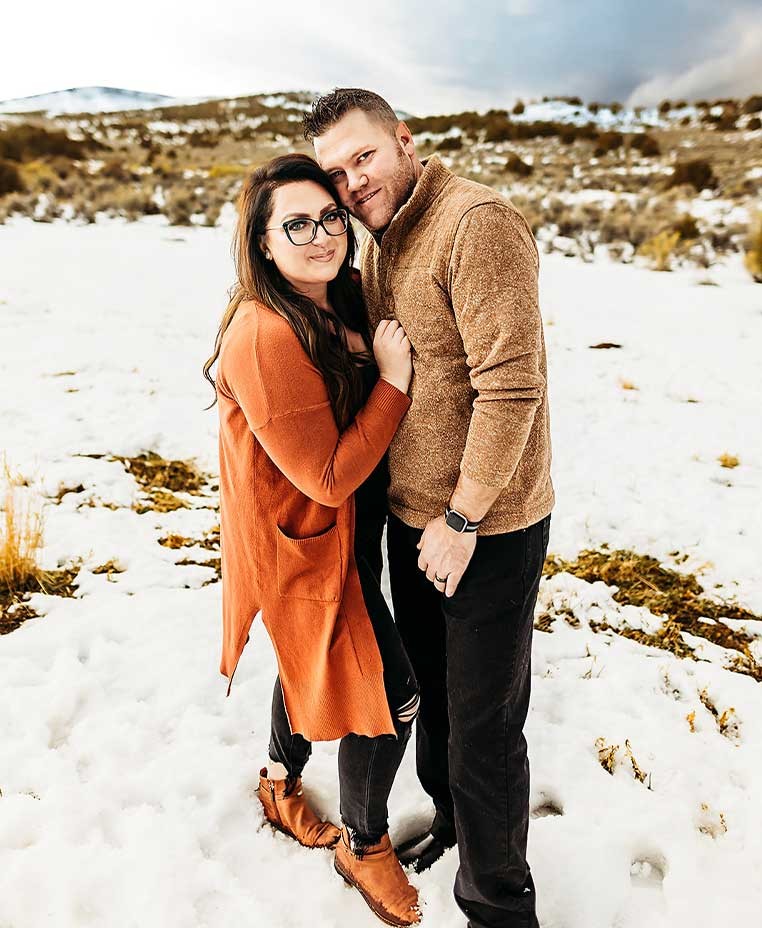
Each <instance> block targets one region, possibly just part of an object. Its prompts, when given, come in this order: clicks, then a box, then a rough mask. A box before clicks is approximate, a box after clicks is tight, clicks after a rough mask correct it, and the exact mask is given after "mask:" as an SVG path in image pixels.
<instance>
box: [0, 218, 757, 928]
mask: <svg viewBox="0 0 762 928" xmlns="http://www.w3.org/2000/svg"><path fill="white" fill-rule="evenodd" d="M229 242H230V224H229V214H228V221H226V223H225V225H224V226H223V227H222V228H217V229H215V228H192V229H177V228H170V227H168V226H166V225H165V220H164V218H163V217H152V218H150V219H148V220H145V221H141V222H137V223H129V224H128V223H122V222H116V221H115V222H104V223H100V222H99V223H98V224H97V225H93V226H77V225H73V224H66V223H53V224H36V223H33V222H31V221H29V220H13V221H10V222H8V223H7V224H6V225H5V226H0V344H2V353H1V355H0V357H1V360H0V397H2V399H0V436H1V437H2V440H0V452H2V451H5V452H6V453H7V455H8V459H9V463H10V464H12V465H13V466H14V467H15V468H17V469H18V470H20V471H21V472H22V473H23V474H25V475H26V476H27V477H28V478H29V480H30V483H31V489H30V492H36V491H38V490H42V491H44V492H46V493H48V494H55V493H56V491H57V490H58V488H59V485H60V484H61V483H63V484H65V485H67V486H73V487H76V486H77V485H78V484H80V483H81V484H82V485H83V486H84V488H85V489H84V490H83V491H82V492H80V493H78V494H75V493H71V494H68V495H66V496H65V497H64V498H63V500H62V502H61V504H60V505H56V504H55V503H53V502H52V501H51V502H50V503H49V505H48V506H47V508H46V546H45V550H44V565H45V566H47V567H55V566H56V565H57V564H58V563H59V562H65V561H68V560H71V559H73V558H76V557H79V556H83V557H85V558H86V560H85V566H84V568H83V570H82V571H81V573H80V576H79V594H78V597H77V598H73V599H60V598H55V597H45V596H42V595H37V596H35V597H34V598H33V605H34V606H35V608H36V609H37V610H38V611H39V612H41V613H44V615H43V616H42V617H41V618H39V619H32V620H29V621H28V622H26V623H25V624H24V625H23V626H22V627H21V628H20V629H18V630H17V631H15V632H13V633H12V634H9V635H5V636H4V637H2V638H0V707H2V708H0V789H1V790H2V797H0V926H2V928H11V926H12V928H38V926H42V925H55V926H56V928H69V926H72V928H73V926H76V928H86V926H107V928H137V926H140V928H218V926H219V928H222V926H225V928H228V926H230V925H236V924H238V925H243V924H246V925H257V926H260V925H261V926H268V928H304V926H310V928H313V926H320V928H333V926H339V925H341V926H345V925H352V926H368V928H370V926H374V925H377V924H379V923H378V922H377V921H376V920H375V918H374V916H373V915H372V914H371V913H370V912H369V911H368V909H367V908H366V906H365V904H364V902H363V901H362V899H361V898H360V896H359V894H357V893H355V892H352V891H349V890H347V889H345V887H344V886H343V884H342V883H341V881H340V879H339V878H338V877H337V876H336V875H335V874H334V872H333V869H332V862H331V855H330V853H328V852H319V851H306V850H303V849H301V848H299V847H298V846H296V845H295V844H293V843H291V842H289V841H288V839H286V838H285V837H284V836H283V835H280V834H276V833H274V832H272V831H271V830H270V829H269V828H268V827H263V826H262V814H261V811H260V807H259V804H258V802H257V800H256V798H255V796H254V794H253V788H254V786H255V785H256V782H257V772H258V770H259V767H260V765H261V764H262V763H263V762H264V761H265V759H266V750H267V740H268V720H269V698H270V692H271V687H272V682H273V678H274V674H275V664H274V659H273V656H272V651H271V648H270V645H269V641H268V640H267V637H266V635H265V633H264V632H263V629H262V625H261V623H260V622H257V623H256V624H255V626H254V629H253V633H252V639H251V641H250V642H249V644H248V646H247V648H246V650H245V652H244V655H243V658H242V660H241V663H240V666H239V669H238V671H237V673H236V678H235V683H234V685H233V689H232V692H231V696H230V698H229V699H226V698H225V688H226V681H225V679H224V678H223V677H222V676H221V675H220V674H219V672H218V660H219V652H220V586H219V584H211V585H205V586H202V584H203V583H204V581H206V580H207V579H209V577H210V576H211V575H212V572H211V570H209V569H208V568H204V567H188V566H186V567H181V566H177V565H176V564H175V563H174V562H175V561H176V560H177V559H178V558H179V557H181V556H182V555H183V554H187V552H179V551H173V550H170V549H168V548H165V547H163V546H161V545H159V544H157V540H158V539H159V538H160V537H162V536H163V535H166V534H168V533H170V532H177V533H180V534H182V535H186V536H195V537H200V536H201V535H202V533H203V532H204V531H205V530H207V529H209V528H211V527H212V526H213V525H214V524H215V523H216V522H217V520H218V515H217V512H216V511H215V510H214V508H213V506H214V503H215V499H214V496H213V495H212V496H211V497H206V498H205V497H189V498H188V499H189V500H190V501H191V503H192V507H193V508H191V509H188V510H178V511H176V512H172V513H168V514H160V513H154V512H149V513H146V514H144V515H138V514H137V513H136V512H135V511H133V510H131V509H130V508H129V507H130V504H131V502H132V501H133V500H134V499H135V497H136V493H137V486H136V484H135V482H134V480H133V479H132V477H130V476H129V475H128V474H126V473H125V471H124V470H123V468H122V465H121V464H119V463H118V462H115V463H109V462H107V461H105V460H95V459H92V458H87V457H76V456H75V455H77V454H82V453H85V454H90V453H113V454H121V455H137V454H139V453H140V452H141V451H145V450H153V451H156V452H158V453H160V454H161V455H163V456H164V457H166V458H189V457H195V458H196V459H197V461H198V463H199V465H200V466H201V468H202V469H204V470H208V471H210V472H214V471H215V468H216V456H217V437H216V435H217V432H216V426H217V413H216V408H213V409H211V410H208V411H205V410H204V408H203V407H204V406H205V405H207V404H208V403H209V402H210V401H211V399H212V391H211V388H210V387H209V386H208V384H207V383H206V382H205V381H204V380H203V379H202V376H201V367H202V364H203V362H204V361H205V360H206V358H207V357H208V355H209V354H210V353H211V350H212V345H213V339H214V335H215V332H216V327H217V324H218V322H219V318H220V315H221V313H222V311H223V309H224V306H225V303H226V290H227V288H228V287H229V286H230V285H231V284H232V282H233V271H232V263H231V260H230V254H229ZM708 276H709V278H710V279H711V280H713V281H714V282H715V283H716V284H717V286H704V285H701V284H700V281H701V280H706V278H707V272H704V271H701V272H698V271H695V272H687V271H680V272H675V273H672V274H658V273H655V272H651V271H647V270H644V269H641V268H637V267H632V266H622V265H618V264H617V265H615V264H608V263H600V262H598V263H595V264H584V263H581V262H577V261H576V260H572V259H565V258H563V257H560V256H557V255H550V256H546V257H544V258H543V270H542V281H541V284H542V308H543V315H544V318H545V321H546V326H547V327H546V340H547V348H548V360H549V381H550V382H549V390H550V400H551V424H552V431H553V451H554V463H553V467H554V471H553V473H554V481H555V486H556V492H557V497H558V502H557V506H556V509H555V511H554V515H553V523H552V532H551V539H550V551H551V553H554V554H558V555H561V556H564V557H572V556H574V555H575V554H576V553H577V552H578V551H580V550H581V549H583V548H585V547H590V546H595V545H597V544H600V543H604V542H606V543H608V544H609V545H610V546H611V547H612V548H614V547H620V546H621V547H628V548H633V549H635V550H636V551H639V552H641V553H644V554H652V555H654V556H656V557H658V558H660V559H663V560H664V562H665V564H667V565H668V566H674V560H673V559H672V558H670V557H669V554H670V552H674V551H680V552H683V553H685V554H687V555H688V559H687V561H685V563H684V564H683V565H682V567H681V569H686V570H697V571H699V574H700V576H701V579H702V583H703V584H704V586H705V588H706V589H707V590H708V591H709V592H710V593H716V594H718V595H720V596H722V597H725V598H730V597H736V598H737V600H738V601H739V602H740V603H741V604H742V605H745V606H746V607H748V608H750V609H753V610H755V611H756V612H758V613H759V612H762V557H760V554H761V553H762V492H761V488H762V432H761V431H760V429H759V424H758V423H759V409H760V408H761V407H762V378H760V375H759V371H760V367H759V354H760V346H762V287H760V286H758V285H754V284H753V283H752V282H751V278H750V277H749V276H748V275H747V274H746V272H745V271H744V270H743V268H742V265H741V262H740V260H739V261H734V262H732V263H730V264H728V265H726V266H724V267H720V268H716V269H713V270H712V271H710V272H709V274H708ZM600 342H616V343H620V344H621V345H622V347H621V348H620V349H609V350H592V349H591V348H590V347H589V346H590V345H594V344H597V343H600ZM624 384H628V385H629V386H631V387H633V388H634V389H626V388H625V386H624ZM724 453H727V454H732V455H736V456H737V457H738V458H739V459H740V464H739V466H738V467H736V468H734V469H726V468H723V467H722V466H721V465H720V463H719V462H718V457H719V456H720V455H722V454H724ZM91 497H95V498H96V500H101V501H103V502H107V503H115V504H118V505H119V506H120V507H121V508H116V509H110V508H105V507H102V506H97V505H96V506H92V507H91V506H82V503H83V502H85V501H86V500H87V499H88V498H91ZM78 507H79V508H78ZM210 507H211V508H210ZM212 553H213V552H200V551H199V552H198V553H197V556H198V557H199V559H202V558H203V557H208V556H210V555H211V554H212ZM110 559H114V560H116V561H117V562H118V563H119V565H120V566H121V567H122V568H124V572H123V573H120V574H115V575H113V576H111V577H110V578H109V577H108V576H107V575H105V574H99V575H96V574H93V573H92V572H90V571H89V570H88V569H87V568H88V567H93V566H95V565H99V564H103V563H104V562H105V561H107V560H110ZM611 593H612V590H611V589H610V588H608V587H606V586H604V585H603V584H600V583H598V584H593V585H591V584H588V583H585V582H583V581H581V580H579V579H577V578H574V577H572V576H570V575H568V574H561V575H557V576H555V577H553V578H551V579H547V580H545V581H543V586H542V589H541V594H540V602H539V604H538V610H546V609H549V608H555V609H556V610H560V611H563V610H564V609H568V610H571V611H572V612H573V613H574V614H575V615H576V616H577V618H579V620H580V627H579V628H572V627H571V626H570V625H569V624H567V623H565V622H564V621H563V620H562V619H557V620H556V622H555V624H554V626H553V631H552V632H551V633H541V632H539V631H538V632H536V633H535V639H534V641H535V644H534V658H533V674H534V676H533V695H532V704H531V707H530V715H529V720H528V724H527V729H526V733H527V739H528V742H529V751H530V760H531V770H532V795H531V805H532V809H533V810H534V814H533V818H532V820H531V823H530V832H529V861H530V864H531V866H532V870H533V874H534V879H535V882H536V884H537V888H538V906H539V916H540V922H541V925H542V926H543V928H642V926H648V928H704V926H707V928H708V926H710V925H712V926H713V925H716V924H718V923H720V922H722V923H727V924H735V925H738V926H742V928H752V926H754V925H756V924H758V918H759V911H760V906H762V884H760V881H759V872H760V867H761V866H762V799H761V798H760V791H759V789H758V779H759V770H760V762H761V761H762V687H760V684H758V683H757V682H755V681H754V680H753V679H751V678H750V677H745V676H741V675H739V674H734V673H731V672H729V671H727V670H724V669H722V668H723V663H724V660H723V657H724V656H726V655H723V654H721V653H718V649H714V648H712V647H707V648H706V649H705V651H704V657H705V660H701V661H698V662H693V661H688V660H686V661H679V660H678V659H676V658H675V657H673V656H672V655H671V654H669V653H667V652H664V651H660V650H656V649H648V648H644V647H642V646H640V645H638V644H636V643H635V642H633V641H630V640H627V639H624V638H621V637H616V636H612V635H610V634H601V633H597V634H596V633H593V632H592V631H591V630H590V628H589V625H588V624H587V623H588V620H589V619H590V618H595V619H597V620H600V619H601V618H602V617H604V618H609V619H610V621H611V622H612V624H615V622H614V619H615V617H616V615H617V614H621V612H622V607H620V606H619V605H618V604H617V603H616V602H615V601H614V600H613V599H612V597H611ZM624 608H625V610H630V620H631V621H632V624H637V622H638V614H641V615H640V617H641V620H642V619H643V618H647V617H643V616H642V612H643V610H633V608H632V607H624ZM752 624H753V625H755V626H757V627H756V628H750V629H749V630H750V631H752V632H756V633H757V634H760V629H759V627H758V626H760V625H761V624H762V623H752ZM757 655H758V657H762V653H760V651H759V650H758V651H757ZM702 691H705V698H706V697H707V696H708V698H709V699H711V700H712V702H713V703H714V704H715V705H716V706H717V708H718V711H719V712H720V713H722V712H723V711H725V710H729V709H730V708H731V707H732V708H733V709H734V711H735V716H734V717H735V724H734V725H732V726H731V727H730V728H729V729H727V730H726V731H725V733H724V734H722V733H720V731H719V730H718V725H717V722H716V721H715V718H714V716H713V715H712V714H711V713H710V711H709V710H708V709H707V708H706V707H705V705H704V703H703V702H702V700H701V699H700V697H699V693H700V692H702ZM691 712H694V713H695V715H694V716H693V719H694V722H693V726H691V725H690V724H689V721H688V716H689V715H690V713H691ZM692 727H693V728H694V729H695V730H694V731H692V730H691V728H692ZM598 738H603V739H605V742H606V744H608V745H620V750H619V751H618V753H617V757H618V762H617V765H616V767H615V769H614V774H613V776H612V775H609V773H607V772H606V771H605V770H604V769H603V768H602V766H601V765H600V763H599V759H598V751H597V748H596V739H598ZM626 740H627V741H629V744H630V747H631V750H632V754H633V756H634V758H635V759H636V761H637V764H638V765H639V767H640V768H642V770H643V771H644V772H646V773H647V775H648V777H647V779H646V780H645V782H640V781H639V780H638V779H637V778H636V777H635V775H634V770H633V766H632V764H631V763H630V761H629V760H628V759H627V757H626V756H625V741H626ZM336 747H337V746H336V744H323V745H317V746H316V750H315V754H314V756H313V759H312V760H311V762H310V764H309V766H308V768H307V771H306V775H305V786H306V788H307V790H308V792H309V793H310V795H311V796H312V798H313V800H314V803H315V805H316V806H317V808H318V809H319V811H320V812H321V813H323V814H326V815H329V816H331V817H332V818H333V819H334V820H337V817H338V791H337V780H336ZM412 754H413V752H412V750H409V751H408V754H407V756H406V758H405V761H404V764H403V768H402V770H401V771H400V775H399V777H398V779H397V782H396V784H395V787H394V792H393V794H392V800H391V828H392V837H393V839H395V840H401V839H403V838H405V837H407V836H408V835H410V834H412V833H414V832H415V831H417V830H418V829H419V828H420V826H422V825H424V824H426V823H427V821H428V818H429V816H430V805H429V803H428V800H427V799H426V797H425V796H424V794H423V793H422V791H421V789H420V787H419V786H418V783H417V780H416V777H415V772H414V766H413V756H412ZM456 867H457V851H456V850H453V851H451V852H449V853H448V854H447V855H446V856H445V858H444V859H443V860H441V861H440V862H438V863H437V864H436V865H435V866H434V867H433V868H432V870H431V871H429V872H427V873H425V874H423V875H421V876H413V877H412V879H413V882H415V884H416V885H417V886H418V887H419V888H420V893H421V899H422V902H423V908H424V913H425V918H424V923H423V924H424V925H428V926H431V928H463V926H464V925H465V919H464V918H463V916H462V915H461V914H460V912H459V911H458V909H457V908H456V906H455V904H454V902H453V900H452V896H451V886H452V881H453V878H454V874H455V870H456Z"/></svg>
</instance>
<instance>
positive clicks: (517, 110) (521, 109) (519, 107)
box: [511, 100, 525, 116]
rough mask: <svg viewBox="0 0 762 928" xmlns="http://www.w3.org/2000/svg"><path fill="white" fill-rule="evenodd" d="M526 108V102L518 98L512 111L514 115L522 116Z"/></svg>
mask: <svg viewBox="0 0 762 928" xmlns="http://www.w3.org/2000/svg"><path fill="white" fill-rule="evenodd" d="M524 110H525V106H524V104H523V103H522V102H521V100H517V101H516V105H515V106H514V107H513V109H512V110H511V112H512V113H513V115H514V116H521V114H522V113H523V112H524Z"/></svg>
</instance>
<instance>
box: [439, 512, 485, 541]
mask: <svg viewBox="0 0 762 928" xmlns="http://www.w3.org/2000/svg"><path fill="white" fill-rule="evenodd" d="M481 522H482V520H481V519H479V521H478V522H469V520H468V519H467V518H466V516H464V515H463V513H462V512H458V510H457V509H451V508H450V507H449V506H445V523H446V524H447V525H448V526H449V527H450V528H451V529H452V530H453V531H455V532H458V534H463V533H464V532H475V531H476V530H477V528H479V526H480V525H481Z"/></svg>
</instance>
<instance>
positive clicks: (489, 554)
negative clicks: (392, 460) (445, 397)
mask: <svg viewBox="0 0 762 928" xmlns="http://www.w3.org/2000/svg"><path fill="white" fill-rule="evenodd" d="M549 532H550V515H547V516H546V517H545V518H543V519H541V520H540V521H539V522H536V523H535V524H534V525H531V526H529V528H525V529H521V530H519V531H516V532H506V533H504V534H499V535H483V536H478V537H477V540H476V548H475V550H474V554H473V557H472V559H471V561H470V563H469V565H468V568H467V569H466V572H465V573H464V575H463V578H462V579H461V581H460V584H459V586H458V589H457V590H456V591H455V594H454V595H453V596H452V597H450V598H447V597H445V596H443V595H442V594H441V593H439V592H438V591H437V590H436V588H435V587H434V585H433V584H432V583H431V582H430V581H429V580H427V579H426V575H425V574H424V572H423V571H422V570H421V569H420V568H419V567H418V556H419V554H420V552H419V551H418V549H417V548H416V545H417V543H418V541H419V540H420V538H421V534H422V532H421V530H420V529H415V528H412V527H410V526H408V525H406V524H405V523H404V522H402V521H400V520H399V519H398V518H396V517H395V516H393V515H390V516H389V521H388V524H387V545H388V554H389V573H390V583H391V592H392V601H393V604H394V615H395V620H396V622H397V627H398V629H399V631H400V634H401V636H402V640H403V642H404V644H405V647H406V650H407V653H408V655H409V657H410V660H411V662H412V664H413V669H414V670H415V674H416V677H417V678H418V684H419V686H420V691H421V705H420V710H419V714H418V721H417V732H416V760H417V768H418V776H419V778H420V781H421V784H422V786H423V788H424V789H425V790H426V792H427V793H428V794H429V795H430V796H431V797H432V799H433V800H434V806H435V808H436V816H435V819H434V823H433V825H432V831H433V832H434V834H438V835H439V836H441V837H443V838H445V839H450V840H452V838H453V837H455V838H456V839H457V843H458V850H459V854H460V868H459V869H458V874H457V877H456V880H455V898H456V900H457V902H458V905H459V906H460V907H461V909H462V910H463V911H464V912H465V913H466V915H467V916H468V918H469V926H470V928H537V926H538V922H537V916H536V914H535V889H534V883H533V880H532V875H531V872H530V869H529V865H528V864H527V860H526V848H527V832H528V825H529V762H528V759H527V744H526V740H525V738H524V734H523V727H524V722H525V720H526V716H527V710H528V706H529V693H530V684H531V646H532V629H533V627H534V607H535V603H536V600H537V591H538V587H539V584H540V577H541V575H542V566H543V563H544V561H545V555H546V553H547V548H548V536H549Z"/></svg>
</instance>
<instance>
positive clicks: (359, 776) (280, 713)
mask: <svg viewBox="0 0 762 928" xmlns="http://www.w3.org/2000/svg"><path fill="white" fill-rule="evenodd" d="M383 527H384V523H383V520H382V519H378V518H372V519H371V518H367V517H365V518H360V519H358V521H357V523H356V526H355V559H356V561H357V572H358V574H359V577H360V585H361V587H362V591H363V596H364V598H365V606H366V609H367V610H368V615H369V616H370V620H371V623H372V624H373V630H374V631H375V633H376V641H377V643H378V649H379V651H380V653H381V659H382V661H383V664H384V687H385V689H386V698H387V700H388V702H389V710H390V712H391V715H392V719H393V721H394V727H395V730H396V732H397V734H396V736H395V735H379V736H378V737H376V738H369V737H367V736H365V735H355V734H348V735H345V736H344V737H343V738H342V739H341V743H340V745H339V789H340V794H341V818H342V820H343V821H344V823H345V824H346V825H347V827H348V828H350V829H351V831H352V833H353V839H354V838H356V839H357V840H358V841H359V842H360V843H362V844H375V843H377V842H378V841H379V840H380V838H381V837H382V835H384V834H385V833H386V831H387V829H388V815H389V813H388V808H387V802H388V799H389V793H390V792H391V789H392V784H393V783H394V778H395V776H396V775H397V770H398V768H399V765H400V762H401V761H402V756H403V754H404V753H405V747H406V745H407V741H408V738H409V737H410V730H411V728H412V725H413V720H414V719H415V716H416V714H417V712H418V684H417V682H416V679H415V674H414V673H413V668H412V667H411V665H410V661H409V659H408V656H407V652H406V651H405V648H404V645H403V644H402V640H401V638H400V636H399V633H398V632H397V626H396V625H395V624H394V619H393V618H392V614H391V612H390V611H389V607H388V606H387V604H386V600H385V599H384V594H383V593H382V592H381V583H380V580H381V567H382V563H383V560H382V554H381V536H382V533H383ZM311 753H312V744H311V743H310V742H309V741H307V740H306V738H303V737H302V736H301V735H299V734H296V735H294V734H292V733H291V728H290V726H289V723H288V716H287V715H286V707H285V705H284V702H283V690H282V689H281V685H280V678H277V679H276V681H275V689H274V691H273V701H272V728H271V736H270V759H271V760H273V761H279V762H280V763H281V764H283V766H284V767H285V768H286V770H287V771H288V773H289V776H295V777H296V776H301V774H302V770H303V769H304V766H305V764H306V763H307V761H308V760H309V757H310V754H311Z"/></svg>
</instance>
